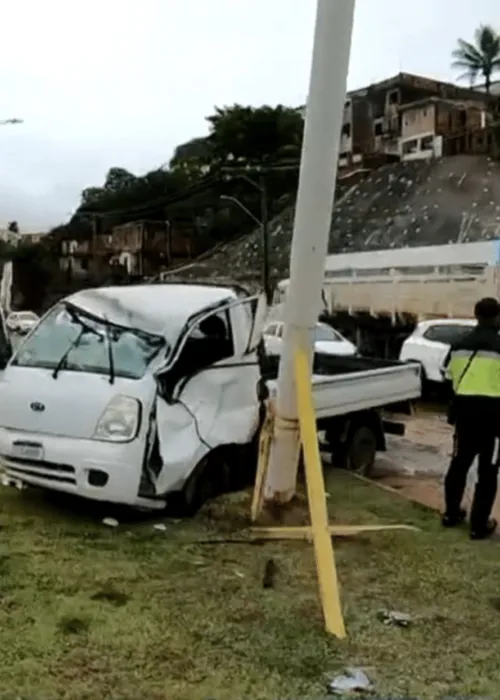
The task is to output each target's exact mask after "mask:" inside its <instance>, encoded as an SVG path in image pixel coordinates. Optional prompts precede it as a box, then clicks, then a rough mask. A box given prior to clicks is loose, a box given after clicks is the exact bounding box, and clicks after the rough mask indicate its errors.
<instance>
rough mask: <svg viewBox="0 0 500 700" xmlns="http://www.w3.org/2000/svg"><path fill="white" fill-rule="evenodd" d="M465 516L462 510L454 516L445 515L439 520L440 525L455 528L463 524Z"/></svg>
mask: <svg viewBox="0 0 500 700" xmlns="http://www.w3.org/2000/svg"><path fill="white" fill-rule="evenodd" d="M466 516H467V513H466V511H465V510H463V508H461V509H460V510H459V511H458V513H457V514H456V515H449V514H448V513H445V514H444V515H443V517H442V518H441V525H442V526H443V527H457V525H461V524H462V523H463V522H464V520H465V518H466Z"/></svg>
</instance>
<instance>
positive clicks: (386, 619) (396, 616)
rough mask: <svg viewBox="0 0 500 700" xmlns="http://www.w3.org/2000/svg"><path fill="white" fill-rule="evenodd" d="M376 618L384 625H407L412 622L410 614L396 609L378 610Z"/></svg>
mask: <svg viewBox="0 0 500 700" xmlns="http://www.w3.org/2000/svg"><path fill="white" fill-rule="evenodd" d="M378 619H379V620H381V622H383V623H384V625H397V626H398V627H408V626H409V625H410V624H411V623H412V622H413V620H412V618H411V616H410V615H408V614H407V613H402V612H398V611H397V610H380V612H379V613H378Z"/></svg>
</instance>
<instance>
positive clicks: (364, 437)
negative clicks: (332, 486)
mask: <svg viewBox="0 0 500 700" xmlns="http://www.w3.org/2000/svg"><path fill="white" fill-rule="evenodd" d="M376 454H377V436H376V435H375V432H374V431H373V430H372V428H371V427H370V426H368V425H358V426H353V431H352V433H351V434H350V435H349V436H348V437H347V441H346V445H345V451H344V459H343V460H342V461H343V465H342V466H343V467H344V468H345V469H349V470H350V471H353V472H356V473H357V474H362V475H363V476H370V475H371V473H372V471H373V466H374V464H375V457H376Z"/></svg>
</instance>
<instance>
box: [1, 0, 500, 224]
mask: <svg viewBox="0 0 500 700" xmlns="http://www.w3.org/2000/svg"><path fill="white" fill-rule="evenodd" d="M331 1H332V2H334V1H338V0H331ZM315 6H316V2H315V0H99V1H98V0H86V1H85V2H68V0H44V2H39V0H15V2H5V3H3V4H2V13H1V14H2V40H1V41H0V87H1V90H0V94H1V95H2V100H1V105H0V119H5V118H9V117H20V118H23V119H24V120H25V123H24V124H22V125H18V126H1V127H0V153H1V157H0V225H2V224H4V223H5V222H6V221H8V220H11V219H16V220H18V221H19V222H20V224H21V227H22V228H24V229H25V230H36V229H42V230H43V229H45V228H47V227H48V226H50V225H54V224H57V223H60V222H62V221H64V220H65V219H67V216H68V213H69V212H71V211H72V210H73V209H74V208H75V207H76V206H77V205H78V199H79V193H80V191H81V190H82V188H84V187H86V186H89V185H98V184H101V183H102V181H103V179H104V176H105V173H106V171H107V170H108V168H109V167H110V166H113V165H117V166H123V167H126V168H128V169H130V170H132V171H133V172H135V173H141V172H145V171H147V170H150V169H151V168H154V167H157V166H159V165H161V164H162V163H164V162H165V161H168V160H169V159H170V157H171V155H172V151H173V149H174V148H175V146H176V145H177V144H179V143H182V142H184V141H187V140H189V139H190V138H193V137H195V136H199V135H203V134H204V133H206V131H207V129H206V124H205V122H204V117H205V116H206V115H208V114H210V113H211V111H212V109H213V106H214V105H230V104H233V103H235V102H239V103H242V104H252V105H260V104H264V103H268V104H277V103H282V104H289V105H299V104H302V103H303V102H304V101H305V97H306V93H307V84H308V77H309V68H310V59H311V47H312V38H313V23H314V13H315ZM498 6H499V5H498V0H474V2H470V0H419V1H418V2H415V3H410V2H409V1H408V0H357V2H356V20H355V29H354V36H353V44H352V55H351V66H350V71H349V81H348V87H349V88H355V87H362V86H363V85H366V84H369V83H370V82H374V81H376V80H381V79H383V78H386V77H390V76H391V75H393V74H396V73H398V72H399V71H400V70H403V71H407V72H414V73H419V74H422V75H428V76H432V77H436V78H441V79H445V80H452V79H453V77H454V74H453V72H452V70H451V69H450V52H451V50H452V49H453V48H454V45H455V42H456V38H457V37H459V36H460V37H463V38H465V39H472V35H473V31H474V29H475V28H476V26H477V25H479V24H480V23H492V24H495V23H496V22H497V23H498V25H497V27H496V28H498V29H500V12H499V11H498Z"/></svg>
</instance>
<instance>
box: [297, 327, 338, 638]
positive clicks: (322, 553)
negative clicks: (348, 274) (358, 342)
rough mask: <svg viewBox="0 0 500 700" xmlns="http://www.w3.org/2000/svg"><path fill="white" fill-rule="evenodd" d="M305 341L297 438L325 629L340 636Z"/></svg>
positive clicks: (299, 379)
mask: <svg viewBox="0 0 500 700" xmlns="http://www.w3.org/2000/svg"><path fill="white" fill-rule="evenodd" d="M307 343H308V338H298V343H297V350H296V352H295V385H296V387H297V404H298V414H299V425H300V438H301V442H302V449H303V452H304V468H305V475H306V485H307V497H308V500H309V510H310V513H311V529H312V535H313V542H314V552H315V555H316V567H317V571H318V581H319V590H320V596H321V604H322V607H323V615H324V618H325V626H326V630H327V632H330V633H331V634H334V635H335V636H336V637H340V638H341V639H343V638H344V637H345V636H346V633H345V625H344V618H343V616H342V608H341V604H340V594H339V586H338V580H337V571H336V568H335V555H334V553H333V544H332V537H331V535H330V531H329V525H328V510H327V507H326V494H325V482H324V479H323V466H322V464H321V456H320V453H319V445H318V436H317V432H316V415H315V412H314V403H313V395H312V384H311V370H310V366H309V364H310V363H309V358H308V351H307Z"/></svg>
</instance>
